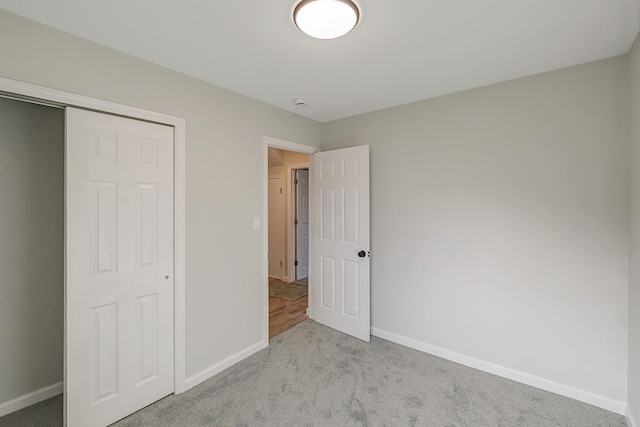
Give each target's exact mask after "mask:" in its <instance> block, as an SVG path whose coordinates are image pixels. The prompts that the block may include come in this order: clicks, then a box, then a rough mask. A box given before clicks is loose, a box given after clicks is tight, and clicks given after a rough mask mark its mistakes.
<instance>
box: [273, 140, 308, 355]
mask: <svg viewBox="0 0 640 427" xmlns="http://www.w3.org/2000/svg"><path fill="white" fill-rule="evenodd" d="M269 147H275V148H280V149H281V150H287V151H296V152H298V153H304V154H309V155H311V154H313V153H317V152H318V151H320V149H319V148H318V147H312V146H310V145H304V144H299V143H297V142H292V141H287V140H285V139H279V138H274V137H272V136H265V137H264V138H263V143H262V165H263V171H262V176H263V179H262V218H264V220H263V222H262V280H263V283H262V316H261V318H262V340H263V341H264V342H265V343H267V344H266V345H269V344H268V343H269V259H268V258H267V253H268V251H269V246H268V242H269V240H268V239H269V234H268V231H269V230H268V224H269V212H268V211H269ZM309 163H311V159H309ZM310 166H311V165H310ZM309 174H310V175H311V169H309ZM309 221H311V218H309ZM312 238H313V236H311V235H310V236H309V241H310V242H311V239H312ZM310 244H311V243H310ZM309 256H311V254H309ZM309 273H310V274H311V271H310V272H309ZM311 286H312V283H311V280H309V298H310V299H309V307H311V294H312V292H311V289H312V287H311ZM310 312H312V310H310ZM309 317H311V316H309Z"/></svg>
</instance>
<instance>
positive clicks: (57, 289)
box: [0, 98, 64, 403]
mask: <svg viewBox="0 0 640 427" xmlns="http://www.w3.org/2000/svg"><path fill="white" fill-rule="evenodd" d="M0 129H1V130H2V131H1V132H0V242H2V248H1V249H0V272H2V275H1V278H0V289H1V292H2V293H1V295H0V403H3V402H6V401H8V400H11V399H13V398H16V397H19V396H22V395H24V394H26V393H30V392H32V391H34V390H38V389H41V388H44V387H47V386H50V385H52V384H55V383H57V382H60V381H62V362H63V361H62V355H63V349H62V346H63V291H64V276H63V267H64V111H63V110H59V109H54V108H50V107H43V106H38V105H33V104H28V103H25V102H19V101H13V100H8V99H4V98H0Z"/></svg>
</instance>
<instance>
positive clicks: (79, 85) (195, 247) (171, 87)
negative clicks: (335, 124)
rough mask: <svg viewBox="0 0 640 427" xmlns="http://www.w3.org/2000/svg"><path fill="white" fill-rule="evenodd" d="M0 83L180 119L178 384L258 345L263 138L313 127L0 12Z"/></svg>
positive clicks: (315, 129)
mask: <svg viewBox="0 0 640 427" xmlns="http://www.w3.org/2000/svg"><path fill="white" fill-rule="evenodd" d="M0 76H2V77H6V78H10V79H14V80H20V81H25V82H29V83H34V84H37V85H41V86H46V87H51V88H55V89H60V90H64V91H67V92H72V93H79V94H82V95H86V96H91V97H95V98H99V99H105V100H108V101H113V102H117V103H121V104H126V105H132V106H135V107H140V108H144V109H148V110H152V111H159V112H162V113H166V114H171V115H175V116H179V117H184V118H185V119H186V126H187V127H186V132H187V135H186V136H187V143H186V153H187V154H186V155H187V159H186V211H187V217H186V224H187V230H186V233H187V235H186V245H187V248H186V260H187V266H186V267H187V270H186V280H187V285H186V307H187V318H186V338H187V354H186V358H187V376H191V375H194V374H197V373H199V372H201V371H202V370H205V369H207V368H209V367H212V366H214V365H215V364H217V363H219V362H221V361H223V360H225V359H226V358H228V357H230V356H232V355H234V354H236V353H238V352H240V351H243V350H245V349H247V348H249V347H250V346H252V345H254V344H257V343H259V342H260V341H261V339H262V329H261V324H262V320H263V319H262V311H263V310H262V306H263V305H262V303H263V300H262V299H261V295H262V293H261V287H262V286H263V284H264V279H263V277H262V260H263V254H262V232H257V231H253V230H252V218H253V217H261V216H262V208H263V174H264V169H263V165H264V159H263V137H264V136H265V135H268V136H273V137H277V138H281V139H286V140H290V141H297V142H300V143H304V144H308V145H317V143H318V142H319V139H320V133H321V127H320V124H318V123H316V122H314V121H311V120H308V119H305V118H302V117H300V116H298V115H295V114H292V113H289V112H285V111H283V110H280V109H277V108H274V107H271V106H267V105H266V104H263V103H260V102H258V101H255V100H252V99H250V98H247V97H244V96H241V95H238V94H235V93H232V92H230V91H227V90H224V89H221V88H218V87H215V86H212V85H210V84H206V83H204V82H202V81H199V80H196V79H193V78H189V77H187V76H185V75H182V74H179V73H176V72H173V71H170V70H168V69H165V68H162V67H159V66H156V65H152V64H150V63H148V62H145V61H142V60H139V59H136V58H133V57H131V56H127V55H124V54H122V53H119V52H116V51H114V50H111V49H107V48H105V47H103V46H100V45H97V44H95V43H91V42H88V41H86V40H82V39H80V38H78V37H74V36H71V35H68V34H65V33H62V32H60V31H57V30H54V29H51V28H49V27H46V26H43V25H40V24H37V23H34V22H32V21H28V20H25V19H23V18H20V17H17V16H15V15H12V14H9V13H7V12H4V11H0ZM230 177H233V178H232V179H230ZM229 325H233V327H232V328H230V327H229Z"/></svg>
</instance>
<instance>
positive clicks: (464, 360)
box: [371, 328, 638, 427]
mask: <svg viewBox="0 0 640 427" xmlns="http://www.w3.org/2000/svg"><path fill="white" fill-rule="evenodd" d="M371 333H372V334H373V335H375V336H377V337H379V338H383V339H385V340H388V341H391V342H394V343H396V344H400V345H403V346H405V347H409V348H413V349H415V350H419V351H423V352H425V353H429V354H433V355H434V356H438V357H442V358H443V359H447V360H450V361H452V362H456V363H460V364H461V365H465V366H469V367H471V368H475V369H479V370H481V371H485V372H489V373H490V374H494V375H498V376H500V377H504V378H508V379H510V380H513V381H517V382H519V383H523V384H527V385H530V386H533V387H536V388H540V389H542V390H546V391H550V392H552V393H556V394H560V395H562V396H566V397H570V398H572V399H576V400H579V401H581V402H585V403H588V404H590V405H593V406H597V407H599V408H603V409H606V410H608V411H611V412H615V413H617V414H620V415H625V410H626V407H627V405H626V403H625V402H620V401H617V400H614V399H610V398H608V397H605V396H600V395H597V394H594V393H590V392H588V391H584V390H580V389H577V388H575V387H571V386H568V385H565V384H560V383H557V382H555V381H551V380H547V379H544V378H540V377H537V376H535V375H531V374H527V373H525V372H520V371H516V370H513V369H510V368H506V367H504V366H500V365H496V364H494V363H490V362H485V361H484V360H480V359H476V358H473V357H470V356H465V355H464V354H460V353H456V352H454V351H451V350H447V349H444V348H441V347H437V346H434V345H431V344H427V343H424V342H421V341H418V340H415V339H413V338H408V337H405V336H402V335H398V334H394V333H392V332H388V331H385V330H382V329H378V328H371ZM634 427H638V426H635V425H634Z"/></svg>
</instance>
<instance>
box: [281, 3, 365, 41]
mask: <svg viewBox="0 0 640 427" xmlns="http://www.w3.org/2000/svg"><path fill="white" fill-rule="evenodd" d="M359 19H360V11H359V10H358V6H356V5H355V3H353V2H352V1H351V0H302V1H301V2H300V3H298V5H297V6H296V8H295V9H294V11H293V22H295V24H296V26H297V27H298V28H299V29H300V31H302V32H303V33H305V34H308V35H310V36H311V37H315V38H317V39H325V40H326V39H335V38H337V37H340V36H344V35H345V34H347V33H348V32H349V31H351V30H353V28H354V27H355V26H356V24H357V23H358V20H359Z"/></svg>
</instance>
